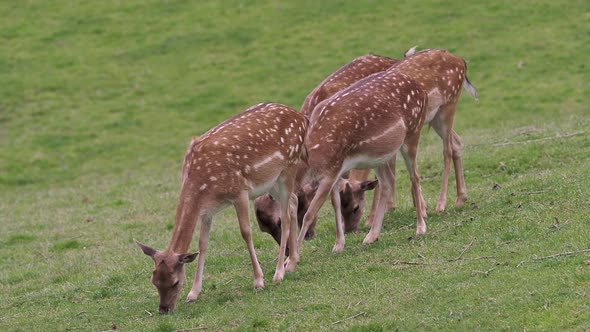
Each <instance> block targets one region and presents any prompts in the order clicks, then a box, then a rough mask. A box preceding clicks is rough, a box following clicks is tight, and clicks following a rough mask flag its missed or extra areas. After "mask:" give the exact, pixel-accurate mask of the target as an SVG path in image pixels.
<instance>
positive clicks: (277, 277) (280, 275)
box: [254, 270, 285, 288]
mask: <svg viewBox="0 0 590 332" xmlns="http://www.w3.org/2000/svg"><path fill="white" fill-rule="evenodd" d="M284 277H285V270H283V271H276V272H275V275H274V276H273V277H272V282H274V283H275V284H279V283H281V281H283V278H284ZM254 288H256V285H254ZM262 288H264V285H262Z"/></svg>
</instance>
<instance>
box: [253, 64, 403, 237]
mask: <svg viewBox="0 0 590 332" xmlns="http://www.w3.org/2000/svg"><path fill="white" fill-rule="evenodd" d="M398 62H399V60H396V59H391V58H387V57H383V56H379V55H375V54H366V55H363V56H360V57H357V58H355V59H353V60H352V61H351V62H349V63H347V64H346V65H344V66H342V67H340V68H339V69H338V70H336V71H335V72H334V73H332V74H330V76H328V77H326V78H325V79H324V80H323V81H322V82H321V83H320V84H319V85H318V86H317V87H316V88H315V89H313V90H312V91H311V92H310V93H309V95H308V96H307V97H306V98H305V101H304V103H303V105H302V106H301V113H302V114H304V115H305V116H307V117H308V118H311V116H312V112H313V110H314V108H315V107H316V106H317V105H318V104H319V103H320V102H322V101H324V100H326V99H328V98H329V97H331V96H332V95H334V94H335V93H336V92H338V91H340V90H343V89H345V88H347V87H349V86H350V85H352V84H353V83H355V82H357V81H358V80H360V79H362V78H365V77H367V76H370V75H372V74H374V73H378V72H382V71H384V70H386V69H387V68H389V67H391V66H392V65H394V64H396V63H398ZM368 177H369V172H367V171H365V170H353V171H352V172H351V174H350V177H349V178H350V182H348V181H346V180H344V181H342V183H341V185H340V189H341V193H340V196H341V198H342V204H341V207H342V216H343V220H344V229H345V231H346V232H353V231H356V229H357V227H358V224H359V221H360V218H361V216H362V213H363V211H364V205H365V192H366V191H367V190H371V189H373V188H375V186H376V184H377V182H376V181H369V180H368ZM316 189H317V186H312V185H311V184H307V185H305V186H303V187H302V188H300V189H299V191H298V192H297V197H298V198H299V199H298V206H297V208H296V211H297V213H294V212H293V216H294V215H295V214H296V215H297V220H298V224H299V227H301V225H302V221H303V215H304V214H305V212H306V211H307V208H308V207H309V203H310V202H311V200H312V199H313V196H314V195H315V190H316ZM390 197H391V198H392V199H393V197H394V195H391V196H390ZM390 205H395V203H394V202H391V203H390ZM254 208H255V211H256V220H257V222H258V226H259V228H260V230H261V231H263V232H266V233H269V234H271V235H272V237H273V238H274V239H275V241H276V242H277V243H280V239H281V235H280V225H281V213H280V205H279V204H278V202H276V201H275V200H274V199H273V198H272V197H271V196H270V195H268V194H266V195H262V196H260V197H258V198H256V200H255V201H254ZM316 222H317V217H316V218H314V220H313V221H312V222H311V224H310V226H309V228H308V230H307V232H306V234H305V235H304V236H305V238H306V239H309V238H311V237H313V235H314V233H315V225H316Z"/></svg>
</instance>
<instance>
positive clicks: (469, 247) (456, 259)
mask: <svg viewBox="0 0 590 332" xmlns="http://www.w3.org/2000/svg"><path fill="white" fill-rule="evenodd" d="M473 242H475V238H473V239H471V242H469V243H468V244H467V245H466V246H465V247H464V248H463V251H461V253H460V254H459V256H457V257H455V258H452V259H449V260H448V261H449V262H454V261H458V260H461V259H463V254H465V252H467V250H469V249H471V247H472V246H473Z"/></svg>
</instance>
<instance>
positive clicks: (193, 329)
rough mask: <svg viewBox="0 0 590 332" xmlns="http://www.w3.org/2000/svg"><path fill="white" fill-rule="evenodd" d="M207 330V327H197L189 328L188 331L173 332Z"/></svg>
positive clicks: (176, 331) (182, 330) (178, 331)
mask: <svg viewBox="0 0 590 332" xmlns="http://www.w3.org/2000/svg"><path fill="white" fill-rule="evenodd" d="M206 329H208V327H207V326H197V327H189V328H188V329H178V330H172V332H185V331H197V330H206Z"/></svg>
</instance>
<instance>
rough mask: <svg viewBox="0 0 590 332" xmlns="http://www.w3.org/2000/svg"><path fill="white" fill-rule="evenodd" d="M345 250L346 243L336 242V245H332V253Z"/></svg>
mask: <svg viewBox="0 0 590 332" xmlns="http://www.w3.org/2000/svg"><path fill="white" fill-rule="evenodd" d="M343 251H344V243H336V244H335V245H334V247H332V253H333V254H336V253H339V252H343Z"/></svg>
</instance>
